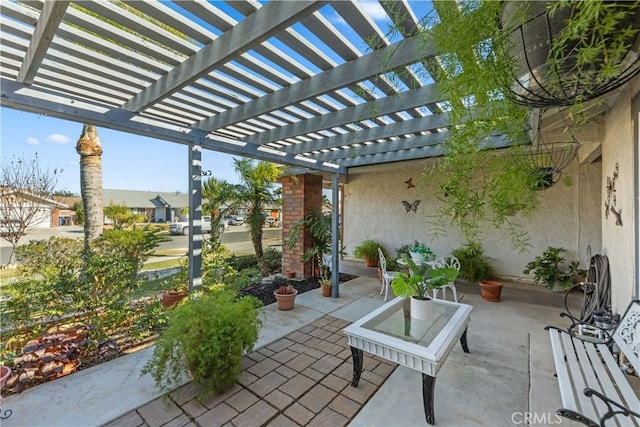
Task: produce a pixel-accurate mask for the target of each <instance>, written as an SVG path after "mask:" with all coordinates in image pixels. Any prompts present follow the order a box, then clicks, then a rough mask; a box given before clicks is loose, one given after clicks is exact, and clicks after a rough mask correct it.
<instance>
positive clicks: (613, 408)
mask: <svg viewBox="0 0 640 427" xmlns="http://www.w3.org/2000/svg"><path fill="white" fill-rule="evenodd" d="M584 395H585V396H587V397H593V396H595V397H597V398H598V399H600V400H602V401H603V402H604V404H605V405H607V408H608V411H607V412H606V413H605V414H604V415H602V417H601V418H600V425H601V426H604V423H605V421H606V420H608V419H609V418H612V417H615V416H616V415H624V416H625V417H629V416H632V417H636V418H638V419H639V420H640V413H638V412H635V411H632V410H631V409H629V408H627V407H625V406H623V405H621V404H620V403H619V402H616V401H614V400H611V399H610V398H608V397H607V396H605V395H604V394H602V393H600V392H598V391H596V390H594V389H592V388H585V389H584Z"/></svg>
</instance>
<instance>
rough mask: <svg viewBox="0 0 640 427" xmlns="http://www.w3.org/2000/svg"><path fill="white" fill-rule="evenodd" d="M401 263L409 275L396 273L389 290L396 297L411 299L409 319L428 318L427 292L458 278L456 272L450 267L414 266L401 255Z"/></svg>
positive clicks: (412, 262)
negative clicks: (405, 265) (404, 264)
mask: <svg viewBox="0 0 640 427" xmlns="http://www.w3.org/2000/svg"><path fill="white" fill-rule="evenodd" d="M403 261H404V262H405V263H406V264H407V266H408V267H409V270H410V271H411V274H407V273H404V272H402V273H398V274H397V275H396V276H395V277H394V278H393V280H392V281H391V289H393V293H394V294H395V295H396V296H399V297H403V298H411V317H413V318H416V319H426V318H428V311H429V309H428V308H425V307H424V306H425V303H424V302H425V301H430V300H431V296H430V295H429V291H430V290H433V289H439V288H441V287H442V286H444V285H446V284H448V283H451V282H453V281H454V280H455V279H456V278H457V277H458V270H456V269H455V268H452V267H441V268H431V267H430V266H429V265H428V264H416V263H415V262H414V261H413V260H412V259H411V258H410V257H409V256H407V255H403Z"/></svg>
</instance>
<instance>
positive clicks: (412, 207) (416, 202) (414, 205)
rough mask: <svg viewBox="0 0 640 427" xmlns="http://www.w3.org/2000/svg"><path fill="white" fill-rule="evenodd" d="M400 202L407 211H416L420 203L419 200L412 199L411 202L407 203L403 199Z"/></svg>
mask: <svg viewBox="0 0 640 427" xmlns="http://www.w3.org/2000/svg"><path fill="white" fill-rule="evenodd" d="M402 204H403V205H404V209H405V210H406V211H407V213H409V212H411V211H413V212H418V205H419V204H420V200H414V201H413V203H409V202H407V201H406V200H403V201H402Z"/></svg>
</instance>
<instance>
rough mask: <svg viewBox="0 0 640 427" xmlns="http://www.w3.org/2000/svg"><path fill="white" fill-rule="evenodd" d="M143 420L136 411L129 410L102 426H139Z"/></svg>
mask: <svg viewBox="0 0 640 427" xmlns="http://www.w3.org/2000/svg"><path fill="white" fill-rule="evenodd" d="M143 425H145V424H144V420H143V419H142V417H141V416H140V414H138V413H137V412H135V411H134V412H129V413H128V414H125V415H123V416H122V417H120V418H118V419H116V420H114V421H112V422H110V423H108V424H105V426H104V427H139V426H143Z"/></svg>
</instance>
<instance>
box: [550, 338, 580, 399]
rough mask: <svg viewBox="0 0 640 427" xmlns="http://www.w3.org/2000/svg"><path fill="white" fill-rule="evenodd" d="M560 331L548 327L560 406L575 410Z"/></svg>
mask: <svg viewBox="0 0 640 427" xmlns="http://www.w3.org/2000/svg"><path fill="white" fill-rule="evenodd" d="M560 335H561V333H560V331H558V330H557V329H553V328H552V329H549V336H550V338H551V353H552V354H553V362H554V363H555V365H556V375H557V376H558V385H559V387H560V397H561V398H562V406H563V407H564V408H566V409H571V410H574V411H575V410H577V408H578V406H577V405H576V400H575V397H574V395H573V389H572V388H571V379H570V378H569V372H568V371H567V364H566V363H567V362H566V361H565V360H564V357H563V355H564V348H563V346H562V343H561V342H560Z"/></svg>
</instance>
